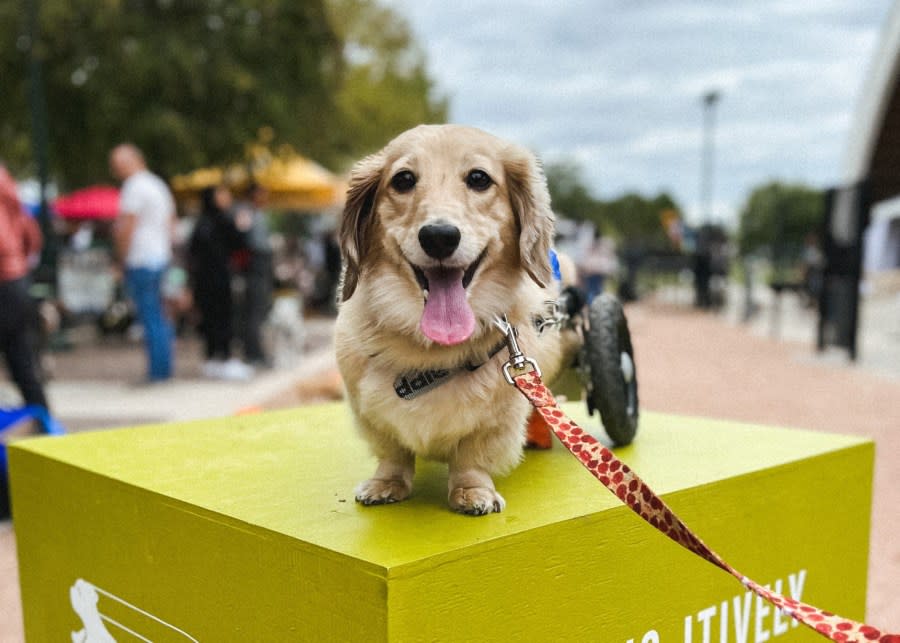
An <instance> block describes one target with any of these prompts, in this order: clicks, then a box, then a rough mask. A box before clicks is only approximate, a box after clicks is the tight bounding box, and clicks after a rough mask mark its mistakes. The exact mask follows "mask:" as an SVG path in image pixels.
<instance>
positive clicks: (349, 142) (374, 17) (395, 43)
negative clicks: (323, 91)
mask: <svg viewBox="0 0 900 643" xmlns="http://www.w3.org/2000/svg"><path fill="white" fill-rule="evenodd" d="M328 7H329V12H330V15H331V23H332V25H333V26H334V29H335V32H336V33H337V35H338V37H339V38H340V40H341V42H342V43H343V48H344V49H343V51H344V57H343V58H344V60H345V61H346V65H347V67H346V72H345V73H344V74H343V77H342V79H341V82H340V85H339V88H338V91H337V93H336V96H335V102H336V105H337V108H338V109H339V110H340V113H341V118H342V128H341V129H340V131H339V132H338V139H337V141H336V149H337V150H338V151H339V152H340V153H342V154H343V155H344V156H345V157H346V158H348V159H355V158H356V157H357V156H359V155H360V154H362V153H367V152H373V151H375V150H376V149H378V148H380V147H382V146H383V145H384V144H385V143H386V142H387V141H388V139H390V138H393V137H394V136H396V135H397V134H399V133H400V132H402V131H404V130H406V129H409V128H410V127H412V126H414V125H418V124H420V123H443V122H444V121H446V120H447V109H448V101H447V99H446V97H443V96H439V95H437V92H436V89H435V86H434V83H433V81H432V80H431V79H430V78H429V77H428V74H427V71H426V58H425V54H424V52H423V51H422V49H421V47H419V46H418V44H417V43H416V42H415V40H414V39H413V35H412V32H411V31H410V29H409V25H408V24H407V23H406V21H405V20H403V19H401V18H400V17H399V16H397V14H395V13H394V12H393V11H391V10H390V9H386V8H384V7H382V6H380V5H379V4H378V3H377V2H374V1H373V0H329V1H328Z"/></svg>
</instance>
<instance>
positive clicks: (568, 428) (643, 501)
mask: <svg viewBox="0 0 900 643" xmlns="http://www.w3.org/2000/svg"><path fill="white" fill-rule="evenodd" d="M495 324H496V326H497V327H498V328H499V329H500V331H501V332H502V333H503V334H504V335H506V341H507V346H508V348H509V361H507V362H506V363H505V364H504V365H503V375H504V377H505V378H506V381H507V382H509V383H510V384H512V385H513V386H515V387H516V388H517V389H518V390H519V392H520V393H522V395H524V396H525V397H526V398H527V399H528V401H529V402H531V405H532V406H533V407H534V408H535V410H536V411H537V412H538V413H539V414H540V417H541V418H542V419H543V421H544V423H545V424H546V425H547V427H548V428H549V429H550V430H551V431H552V432H553V433H554V434H555V435H556V437H557V438H559V441H560V442H562V443H563V445H564V446H565V447H566V448H567V449H568V450H569V451H571V452H572V455H574V456H575V457H576V458H578V459H579V460H580V461H581V464H583V465H584V466H585V468H587V470H588V471H590V472H591V475H593V476H594V477H595V478H597V480H599V481H600V483H601V484H603V486H605V487H606V488H607V489H609V490H610V491H611V492H612V493H613V494H615V495H616V497H617V498H619V500H621V501H622V502H624V503H625V504H626V505H627V506H628V507H629V508H630V509H631V510H632V511H634V512H635V513H636V514H637V515H639V516H640V517H641V518H643V519H644V520H646V521H647V522H649V523H650V524H651V525H653V526H654V527H656V528H657V529H658V530H659V531H661V532H662V533H664V534H665V535H666V536H668V537H669V538H671V539H672V540H674V541H675V542H676V543H678V544H679V545H681V546H682V547H684V548H685V549H688V550H690V551H692V552H694V553H695V554H697V555H698V556H700V557H701V558H704V559H705V560H707V561H708V562H710V563H712V564H713V565H715V566H716V567H719V568H720V569H723V570H724V571H726V572H728V573H729V574H731V575H732V576H734V577H735V578H737V579H738V580H739V581H741V583H743V585H744V586H745V587H747V589H750V590H751V591H753V592H755V593H756V594H758V595H759V596H761V597H762V598H764V599H765V600H767V601H768V602H769V603H771V604H772V605H774V606H775V607H777V608H778V609H780V610H782V611H783V612H784V613H785V614H787V615H789V616H792V617H793V618H795V619H796V620H798V621H800V622H801V623H803V624H804V625H807V626H809V627H811V628H812V629H814V630H815V631H816V632H818V633H819V634H822V635H823V636H826V637H827V638H829V639H831V640H832V641H835V642H837V643H867V642H869V641H878V643H900V634H884V633H882V632H881V631H880V630H878V629H876V628H874V627H872V626H870V625H865V624H863V623H857V622H856V621H851V620H850V619H846V618H841V617H840V616H837V615H835V614H832V613H831V612H826V611H823V610H820V609H818V608H817V607H813V606H812V605H807V604H806V603H803V602H801V601H798V600H795V599H793V598H786V597H785V596H782V595H781V594H778V593H776V592H773V591H772V590H770V589H766V588H765V587H763V586H762V585H760V584H759V583H756V582H754V581H752V580H750V579H749V578H747V577H746V576H744V575H743V574H741V573H740V572H739V571H737V570H736V569H735V568H734V567H732V566H731V565H729V564H728V563H726V562H725V561H724V560H723V559H722V557H721V556H719V555H718V554H717V553H716V552H714V551H713V550H712V549H710V548H709V547H707V546H706V544H705V543H704V542H703V541H702V540H700V538H698V537H697V535H696V534H695V533H694V532H693V531H691V529H690V528H689V527H688V526H687V525H686V524H684V522H683V521H682V520H681V519H680V518H679V517H678V516H676V515H675V513H674V512H673V511H672V510H671V509H669V507H668V506H667V505H666V503H665V502H663V501H662V499H661V498H660V497H659V496H657V495H656V493H654V492H653V490H651V489H650V487H648V486H647V484H646V483H644V481H643V480H641V479H640V478H639V477H638V476H637V474H636V473H634V472H633V471H632V470H631V469H630V468H628V465H627V464H625V463H623V462H622V461H621V460H619V459H618V458H617V457H616V456H615V455H613V452H612V451H610V450H609V449H607V448H606V447H605V446H603V445H602V444H600V442H598V441H597V439H596V438H595V437H594V436H592V435H591V434H589V433H587V432H586V431H585V430H584V429H582V428H581V427H580V426H578V425H577V424H576V423H575V422H573V421H572V420H571V419H570V418H569V417H567V416H566V414H565V413H563V412H562V411H561V410H560V408H559V405H558V404H557V403H556V400H555V399H554V397H553V394H552V393H550V390H549V389H548V388H547V387H546V386H545V385H544V383H543V382H542V381H541V371H540V368H538V365H537V362H535V361H534V360H533V359H531V358H529V357H525V355H524V354H523V353H522V351H521V350H520V349H519V345H518V342H517V341H516V330H515V328H514V327H513V326H511V325H510V324H509V322H508V321H507V320H506V318H505V317H504V318H503V319H497V320H496V321H495ZM514 372H515V373H519V375H514V374H513V373H514Z"/></svg>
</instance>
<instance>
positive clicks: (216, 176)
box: [171, 149, 347, 211]
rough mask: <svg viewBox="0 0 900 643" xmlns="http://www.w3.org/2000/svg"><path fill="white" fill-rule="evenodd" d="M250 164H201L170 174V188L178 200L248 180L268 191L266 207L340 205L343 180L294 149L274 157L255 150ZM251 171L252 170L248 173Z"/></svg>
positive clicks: (236, 187)
mask: <svg viewBox="0 0 900 643" xmlns="http://www.w3.org/2000/svg"><path fill="white" fill-rule="evenodd" d="M253 156H254V157H255V158H254V160H253V161H252V162H251V166H252V167H251V168H248V166H246V165H242V164H234V165H230V166H228V167H227V168H225V169H222V168H219V167H208V168H200V169H197V170H194V171H193V172H189V173H187V174H181V175H178V176H174V177H172V180H171V184H172V191H173V192H174V193H175V196H176V198H178V199H179V200H190V199H193V198H195V197H196V195H197V193H198V192H199V191H200V190H202V189H203V188H206V187H209V186H211V185H219V184H221V183H224V184H225V185H228V186H229V187H231V188H232V189H234V190H237V191H240V190H244V189H246V188H247V186H248V185H250V183H251V181H253V182H256V183H257V184H259V185H261V186H262V187H263V188H265V189H266V190H267V191H268V193H269V202H268V205H269V207H272V208H276V209H285V210H299V211H304V210H324V209H328V208H333V207H339V206H341V205H343V202H344V193H345V192H346V189H347V185H346V183H345V182H344V181H343V180H341V179H339V178H338V177H337V176H335V175H334V174H332V173H331V172H329V171H328V170H326V169H325V168H324V167H322V166H321V165H319V164H318V163H316V162H314V161H311V160H310V159H308V158H305V157H303V156H300V155H299V154H296V153H294V152H293V151H290V150H288V151H286V152H283V153H282V154H281V155H280V156H277V157H273V156H272V155H271V154H269V153H268V151H265V152H264V153H260V152H259V150H258V149H257V150H255V151H254V154H253ZM251 172H252V174H251Z"/></svg>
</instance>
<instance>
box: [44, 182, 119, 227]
mask: <svg viewBox="0 0 900 643" xmlns="http://www.w3.org/2000/svg"><path fill="white" fill-rule="evenodd" d="M53 210H54V211H55V212H56V213H57V214H58V215H59V216H61V217H63V218H64V219H115V218H116V215H117V214H118V213H119V190H118V189H117V188H113V187H109V186H107V185H94V186H91V187H89V188H83V189H81V190H76V191H75V192H70V193H69V194H66V195H63V196H61V197H59V198H58V199H56V201H54V202H53Z"/></svg>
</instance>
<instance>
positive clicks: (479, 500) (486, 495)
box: [450, 487, 506, 516]
mask: <svg viewBox="0 0 900 643" xmlns="http://www.w3.org/2000/svg"><path fill="white" fill-rule="evenodd" d="M505 507H506V501H505V500H504V499H503V496H501V495H500V494H499V493H497V491H496V490H494V489H489V488H488V487H457V488H456V489H454V490H453V491H451V492H450V508H451V509H453V510H454V511H458V512H459V513H463V514H468V515H470V516H484V515H485V514H489V513H499V512H501V511H503V509H504V508H505Z"/></svg>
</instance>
